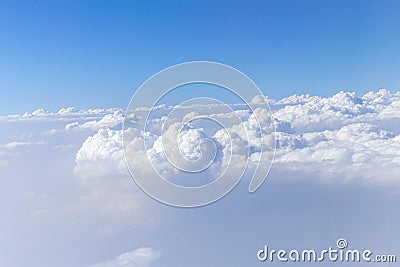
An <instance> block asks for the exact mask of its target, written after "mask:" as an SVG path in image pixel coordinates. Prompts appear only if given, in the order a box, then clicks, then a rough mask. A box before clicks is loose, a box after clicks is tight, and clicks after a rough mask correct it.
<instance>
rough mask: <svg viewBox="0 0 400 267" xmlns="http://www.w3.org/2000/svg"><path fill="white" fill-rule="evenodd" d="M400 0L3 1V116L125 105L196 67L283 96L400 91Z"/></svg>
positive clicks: (0, 30)
mask: <svg viewBox="0 0 400 267" xmlns="http://www.w3.org/2000/svg"><path fill="white" fill-rule="evenodd" d="M399 10H400V2H398V1H320V0H318V1H247V2H246V3H245V2H241V3H239V2H237V1H158V2H156V1H122V0H118V1H111V0H110V1H72V0H57V1H23V0H19V1H8V0H6V1H2V3H1V7H0V88H1V91H2V97H1V98H0V105H1V109H0V114H3V115H4V114H10V113H22V112H25V111H31V110H34V109H36V108H39V107H40V108H45V109H49V110H57V109H59V108H61V107H66V106H76V107H78V108H90V107H96V108H98V107H123V108H124V107H126V105H127V104H128V101H129V99H130V98H131V96H132V93H133V92H134V90H135V88H137V87H138V86H139V85H140V84H141V83H142V82H143V81H144V80H146V79H147V78H148V77H149V76H150V75H152V74H154V73H155V72H157V71H159V70H161V69H163V68H165V67H167V66H170V65H173V64H177V63H181V62H184V61H191V60H210V61H218V62H222V63H226V64H229V65H231V66H233V67H236V68H238V69H240V70H242V71H243V72H245V73H246V74H248V75H249V76H250V77H251V78H252V79H253V80H254V81H255V82H256V83H257V84H258V85H259V86H260V87H261V89H262V90H263V91H264V92H265V94H267V95H269V96H271V97H273V98H281V97H284V96H288V95H291V94H294V93H311V94H318V95H324V96H325V95H331V94H333V93H335V92H337V91H339V90H347V91H356V92H358V93H364V92H366V91H370V90H376V89H379V88H382V87H385V88H388V89H390V90H393V91H397V90H399V87H400V80H399V78H398V73H399V71H400V16H398V13H399Z"/></svg>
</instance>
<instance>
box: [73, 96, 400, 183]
mask: <svg viewBox="0 0 400 267" xmlns="http://www.w3.org/2000/svg"><path fill="white" fill-rule="evenodd" d="M269 101H270V105H271V108H272V110H273V119H274V124H275V127H276V134H275V138H276V140H275V145H276V152H275V159H274V164H275V168H278V169H282V170H289V171H290V170H295V171H298V170H301V171H303V172H305V173H307V172H309V173H314V172H318V173H324V174H326V176H325V177H336V179H343V181H347V180H351V179H356V180H368V181H371V182H377V183H388V182H398V181H397V179H396V173H399V171H400V167H399V166H400V164H399V163H400V155H399V153H398V151H400V130H399V129H400V119H399V118H400V116H399V115H400V93H391V92H390V91H388V90H385V89H382V90H379V91H377V92H370V93H367V94H365V95H364V96H361V97H358V96H356V94H355V93H351V92H340V93H338V94H336V95H334V96H332V97H327V98H324V97H320V96H310V95H300V96H298V95H293V96H291V97H288V98H284V99H281V100H269ZM242 107H243V106H241V105H235V114H236V115H237V116H238V117H240V124H234V125H230V126H229V128H228V129H226V128H225V129H213V130H210V129H211V128H212V126H210V128H207V127H208V126H201V127H197V126H193V125H192V126H191V125H190V124H189V126H187V125H186V128H181V126H182V125H181V124H180V123H179V121H177V122H174V123H170V124H169V125H168V129H166V130H165V131H164V134H163V135H162V134H161V125H162V124H163V123H164V122H165V121H166V120H167V119H166V116H167V115H168V113H169V112H170V111H171V110H172V108H173V107H166V106H162V107H159V108H158V109H156V112H154V114H153V115H154V116H153V117H151V118H150V119H149V120H148V129H149V131H148V132H139V131H136V132H135V133H133V134H134V136H133V137H132V138H130V139H131V141H132V142H131V143H130V144H129V145H128V149H133V152H132V153H130V154H132V155H135V156H134V157H135V158H134V159H132V161H134V162H136V163H135V164H133V166H136V167H137V168H143V166H146V165H143V164H142V163H141V161H143V160H145V159H144V158H143V157H141V156H143V155H146V158H147V157H148V158H150V161H151V163H152V165H153V167H154V168H155V169H157V171H158V172H159V173H161V174H162V175H163V176H165V177H166V178H168V177H171V176H174V174H175V175H176V168H174V166H172V164H170V163H171V162H170V161H172V162H173V161H174V158H173V157H174V155H176V154H179V155H180V156H183V157H182V158H183V160H187V161H188V162H190V163H193V164H200V165H201V164H203V165H204V166H205V165H207V164H206V163H207V162H208V160H209V158H210V157H211V156H212V157H213V159H214V164H213V165H212V166H211V168H210V169H211V170H213V171H214V172H215V171H216V172H218V171H222V170H223V169H224V168H225V165H224V164H228V163H230V164H232V162H233V163H234V164H236V165H243V164H245V163H246V159H247V158H248V159H249V166H248V167H250V168H252V164H254V165H255V164H257V163H258V162H259V161H260V158H261V163H260V164H261V165H262V164H263V156H266V154H268V153H269V154H270V153H271V149H270V148H271V147H272V145H271V142H272V141H273V140H274V139H273V138H272V136H271V133H270V132H271V125H270V124H268V122H264V123H262V125H264V126H265V127H266V128H265V129H261V131H260V129H257V128H256V127H254V124H255V118H254V116H253V115H254V114H251V113H249V112H247V111H246V110H244V109H242ZM202 108H205V107H201V106H198V107H197V109H198V110H200V111H201V109H202ZM208 108H209V110H212V111H213V110H214V111H215V112H214V113H209V114H208V116H209V117H213V116H214V117H217V116H220V117H223V116H224V113H219V112H218V106H213V107H212V108H210V107H208ZM181 109H184V108H181ZM256 112H259V113H262V112H264V111H263V110H257V109H256ZM113 114H114V115H113V116H114V117H115V112H114V113H113ZM137 114H140V110H137ZM106 116H107V115H106ZM139 116H140V115H139ZM187 116H194V115H193V114H186V117H187ZM225 116H226V114H225ZM186 119H187V118H186ZM226 119H227V120H230V119H232V118H231V117H229V116H228V117H227V118H226ZM121 120H122V119H121V117H119V115H118V116H117V117H116V118H115V124H113V123H111V121H110V118H109V117H108V118H107V121H108V125H113V126H117V125H121V124H120V123H121ZM118 123H119V124H118ZM103 125H105V126H107V125H106V124H103ZM83 128H84V127H83ZM132 130H133V129H132ZM179 130H181V132H179ZM245 132H246V133H245ZM228 133H229V134H230V139H229V138H228ZM121 136H122V130H118V128H116V130H110V129H108V128H107V127H106V128H100V129H99V130H98V132H97V133H95V134H94V135H93V136H91V137H89V138H87V139H86V141H85V142H84V143H83V145H82V147H81V149H80V150H79V151H78V153H77V156H76V164H77V172H78V173H81V174H85V172H87V171H89V172H90V171H91V168H97V169H99V170H101V172H107V171H109V172H119V173H125V174H126V173H127V170H126V168H125V167H124V158H123V152H122V149H123V146H122V137H121ZM168 138H169V139H171V141H170V142H166V141H165V139H168ZM172 140H174V141H172ZM205 140H206V141H207V142H205ZM210 140H211V141H212V142H213V143H214V144H213V146H211V147H210V148H209V149H208V148H207V146H208V145H210V144H209V142H208V141H210ZM143 143H145V144H146V145H145V146H144V145H143ZM261 143H263V144H264V145H265V144H267V146H268V148H269V150H267V151H264V152H263V155H260V153H259V152H260V147H259V146H260V144H261ZM168 144H173V145H172V146H173V147H172V148H170V150H171V151H173V152H171V153H170V154H168V153H167V154H166V153H165V151H166V150H168V149H169V148H168V147H166V146H168ZM214 145H215V146H214ZM210 151H211V152H210ZM175 152H176V153H175ZM174 153H175V154H174ZM207 153H211V154H212V155H208V154H207ZM264 154H265V155H264ZM140 155H141V156H140ZM166 156H167V157H166ZM168 156H170V157H168ZM268 157H269V158H270V157H271V155H268ZM201 158H205V159H206V161H207V162H205V163H204V162H203V163H202V162H201V161H199V159H201ZM264 158H265V157H264ZM229 160H230V161H229ZM175 163H177V164H180V163H179V162H178V161H175ZM182 164H183V163H182ZM200 165H199V166H200ZM175 167H176V164H175ZM142 173H143V174H145V173H146V170H142ZM336 174H340V175H339V176H338V175H336ZM338 177H340V178H338Z"/></svg>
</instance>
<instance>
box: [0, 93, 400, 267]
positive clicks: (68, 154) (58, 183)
mask: <svg viewBox="0 0 400 267" xmlns="http://www.w3.org/2000/svg"><path fill="white" fill-rule="evenodd" d="M258 98H260V97H258ZM258 98H255V100H254V102H255V104H256V103H257V102H258V101H262V99H261V100H260V99H258ZM268 102H269V104H270V107H271V110H272V114H273V122H274V124H273V127H274V128H276V133H275V134H274V138H271V134H264V133H263V132H262V131H261V132H260V131H256V130H254V127H253V126H254V116H252V114H251V113H250V112H248V110H246V109H244V106H243V105H240V104H238V105H233V107H234V110H235V114H236V115H237V116H238V117H240V119H241V122H242V125H231V126H230V127H231V128H230V129H231V132H233V133H235V134H234V135H233V137H232V139H231V140H229V141H228V139H227V137H226V132H224V131H223V130H220V129H213V130H211V131H210V129H206V128H204V127H203V128H201V127H200V128H199V127H187V128H185V129H184V132H183V134H180V135H179V136H178V138H176V139H177V140H178V141H179V145H180V147H179V152H180V153H182V154H183V155H184V156H185V157H186V158H188V159H190V160H196V159H197V158H199V157H200V156H201V155H202V153H203V152H204V150H202V148H201V145H202V144H204V143H203V140H204V138H207V139H209V140H212V141H213V142H214V143H215V144H216V146H215V147H216V148H217V151H216V154H215V155H216V156H217V157H216V159H217V162H215V164H213V165H212V171H213V172H214V173H218V172H220V171H222V170H223V168H224V167H225V166H224V164H225V163H227V162H229V163H230V164H235V165H237V166H238V167H240V166H241V164H247V163H246V161H245V160H243V158H248V159H249V168H252V167H253V165H252V164H256V163H258V161H259V159H260V157H259V154H258V153H259V151H260V150H259V148H258V147H257V146H258V144H259V139H262V138H264V140H263V141H264V143H267V144H269V143H270V142H271V141H273V140H274V139H275V142H274V146H276V151H275V155H274V162H273V167H272V170H273V171H275V172H276V173H284V174H285V175H279V177H278V178H279V179H283V180H285V182H288V181H289V182H290V181H291V180H300V181H307V182H310V183H313V184H321V185H322V186H324V185H325V184H335V185H338V184H346V183H351V184H361V185H367V186H368V185H372V186H377V185H379V186H382V187H385V186H389V187H392V188H393V187H394V186H398V185H399V182H400V178H399V175H398V174H399V173H400V153H399V151H400V92H396V93H393V92H390V91H389V90H386V89H381V90H379V91H376V92H369V93H367V94H365V95H363V96H357V95H356V94H355V93H352V92H339V93H338V94H336V95H333V96H331V97H321V96H310V95H293V96H290V97H287V98H284V99H280V100H274V99H268ZM173 108H174V107H169V106H165V105H161V106H159V107H157V108H156V109H155V110H156V112H155V113H154V114H153V116H152V117H151V118H150V119H149V121H148V127H149V129H151V133H152V134H151V135H149V134H147V135H146V134H143V133H135V134H137V136H138V137H141V138H144V139H145V140H146V147H144V146H143V139H138V140H137V142H136V143H133V144H132V148H133V149H136V150H137V151H138V154H139V152H140V153H141V154H142V155H147V156H149V158H150V159H151V160H152V164H153V166H155V167H156V168H157V169H158V171H159V172H160V173H161V174H162V175H163V176H165V177H166V178H169V177H174V175H176V174H177V172H176V171H175V170H174V168H173V167H172V166H171V165H170V164H168V161H167V160H166V159H165V156H164V153H163V149H164V148H163V146H162V142H161V141H162V140H161V139H160V135H161V129H162V125H163V123H164V122H165V121H166V118H167V117H166V115H167V114H168V113H169V112H170V111H171V110H172V109H173ZM201 108H204V109H208V110H211V112H212V113H211V115H212V116H214V117H219V118H222V119H226V120H230V118H229V117H227V118H223V114H221V112H219V111H218V108H219V107H218V106H215V105H214V106H203V107H198V109H199V110H201ZM145 109H146V107H144V108H143V110H145ZM138 112H140V110H138ZM257 112H263V111H262V110H259V111H257ZM192 115H193V114H188V116H192ZM123 122H124V111H123V110H121V109H118V108H115V109H91V110H76V109H74V108H65V109H61V110H60V111H58V112H48V111H45V110H42V109H39V110H36V111H34V112H32V113H25V114H23V115H8V116H2V117H0V128H1V129H2V130H1V131H0V170H1V174H2V179H3V183H4V184H5V186H3V187H2V188H3V190H2V197H3V198H4V199H7V201H3V202H2V203H0V207H1V208H2V209H3V210H4V211H5V213H6V215H7V216H6V218H7V219H6V220H3V221H2V222H0V226H1V227H3V229H8V228H10V227H18V229H26V233H25V232H24V231H25V230H23V231H22V232H21V234H23V235H24V236H27V237H29V238H31V239H32V240H35V238H37V237H35V236H32V235H34V232H35V230H34V229H35V228H34V225H35V224H32V225H33V226H32V225H30V222H31V221H33V222H40V225H42V224H44V225H48V227H49V229H50V228H51V225H52V224H57V223H56V221H58V222H70V223H65V225H61V226H60V225H59V224H57V225H58V226H57V227H58V228H60V227H61V228H63V227H64V228H65V229H69V227H71V226H70V225H74V223H75V224H77V225H82V224H87V225H92V226H94V228H95V230H94V231H96V233H98V234H100V235H103V236H108V235H113V234H115V233H118V232H119V231H120V230H121V229H132V228H135V227H136V228H137V227H142V226H143V225H145V227H148V226H149V225H155V224H157V221H159V220H157V218H156V217H157V216H162V215H161V214H159V212H152V211H154V210H155V207H154V206H155V205H154V203H153V202H150V201H149V198H148V197H147V196H145V195H144V194H141V192H140V190H139V189H138V187H137V186H135V184H134V183H132V181H131V179H129V172H128V169H127V167H126V163H125V157H124V151H123V142H122V134H123V130H122V125H123ZM240 126H241V127H240ZM271 127H272V126H271V125H268V127H267V128H268V129H265V132H267V133H268V132H269V131H270V130H271ZM243 128H244V129H246V130H247V131H248V133H247V136H246V135H245V134H244V133H243V131H242V130H243ZM253 130H254V131H253ZM167 133H168V131H167ZM249 136H250V138H249ZM174 137H176V135H174V132H173V129H171V133H170V138H174ZM245 148H250V149H245ZM248 151H250V152H248ZM248 153H249V154H248ZM266 153H271V151H267V152H266ZM231 155H233V158H232V159H231V161H228V156H231ZM260 164H263V157H261V162H260ZM141 166H143V165H141V164H140V162H138V168H140V167H141ZM143 171H144V172H145V171H146V170H143ZM267 181H268V180H267ZM277 182H278V183H279V181H274V183H277ZM7 188H9V189H7ZM11 201H12V202H13V203H14V204H13V207H14V208H12V209H11V208H10V207H8V206H7V203H8V202H11ZM16 207H17V208H18V209H19V210H24V211H26V212H28V213H29V216H28V217H24V216H25V215H23V213H14V212H13V209H15V208H16ZM15 222H18V223H15ZM27 224H28V225H27ZM61 224H62V223H61ZM92 226H91V227H92ZM32 227H33V228H32ZM40 227H42V226H40ZM58 228H57V229H58ZM79 231H81V230H79ZM39 232H40V231H39ZM61 232H62V231H61ZM66 232H67V231H66ZM54 233H59V231H55V232H54ZM54 233H53V234H54ZM10 234H11V232H10ZM7 237H8V236H7V234H6V236H5V238H7ZM9 238H12V237H11V236H9ZM40 238H41V239H43V240H46V232H43V233H42V234H41V237H40ZM65 238H73V240H75V241H76V242H84V241H83V240H81V239H79V238H80V237H79V236H76V237H75V236H73V237H71V236H68V237H65ZM59 239H60V240H63V239H62V238H61V237H60V238H59ZM48 240H51V241H52V243H51V246H54V243H53V242H54V240H53V239H51V238H50V237H48ZM43 242H45V241H43ZM49 242H50V241H49ZM14 246H16V247H17V245H16V244H14ZM27 246H28V245H27ZM43 246H45V245H43ZM51 246H50V245H49V247H51ZM140 246H141V244H135V245H134V246H133V247H140ZM12 247H13V244H12V243H11V244H9V245H8V246H7V247H3V248H2V249H3V250H4V251H5V252H6V253H8V254H9V255H11V256H12V251H18V250H17V249H15V250H12ZM0 248H1V247H0ZM32 248H33V249H39V248H38V247H35V246H32ZM131 248H132V247H131ZM38 253H39V251H38ZM71 253H72V252H71ZM76 253H77V254H76V255H79V251H78V250H77V251H76ZM143 253H144V254H146V253H147V254H146V255H150V256H149V257H148V259H149V260H148V261H147V260H144V261H143V262H144V263H143V266H147V265H146V264H148V265H150V263H151V262H152V261H153V260H155V259H156V258H158V257H159V253H158V252H157V251H153V250H151V249H147V250H146V249H144V250H138V251H132V252H131V253H128V254H124V255H122V256H121V257H118V258H116V259H115V260H114V261H110V262H105V263H104V264H103V265H99V266H120V265H121V261H123V260H127V262H128V261H129V260H131V262H135V260H137V259H138V258H140V257H141V256H140V255H144V254H143ZM11 256H10V257H11ZM15 256H16V255H15ZM54 257H56V255H55V256H54ZM94 258H95V256H93V259H94ZM93 259H92V260H91V261H90V259H88V258H87V259H85V260H86V262H89V263H90V262H96V261H97V260H96V261H94V260H93ZM19 260H21V261H22V260H23V259H19ZM7 262H8V261H7ZM65 264H70V265H74V264H76V262H73V261H72V259H71V262H66V263H65ZM128 266H129V265H128ZM132 266H134V265H132ZM135 266H136V265H135Z"/></svg>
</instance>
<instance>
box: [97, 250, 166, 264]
mask: <svg viewBox="0 0 400 267" xmlns="http://www.w3.org/2000/svg"><path fill="white" fill-rule="evenodd" d="M159 257H160V252H159V251H158V250H155V249H152V248H148V247H142V248H138V249H135V250H133V251H130V252H126V253H123V254H120V255H118V256H117V257H116V258H115V259H114V260H112V261H107V262H102V263H98V264H95V265H91V266H90V267H150V266H151V264H152V263H153V262H154V261H156V260H157V259H158V258H159Z"/></svg>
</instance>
